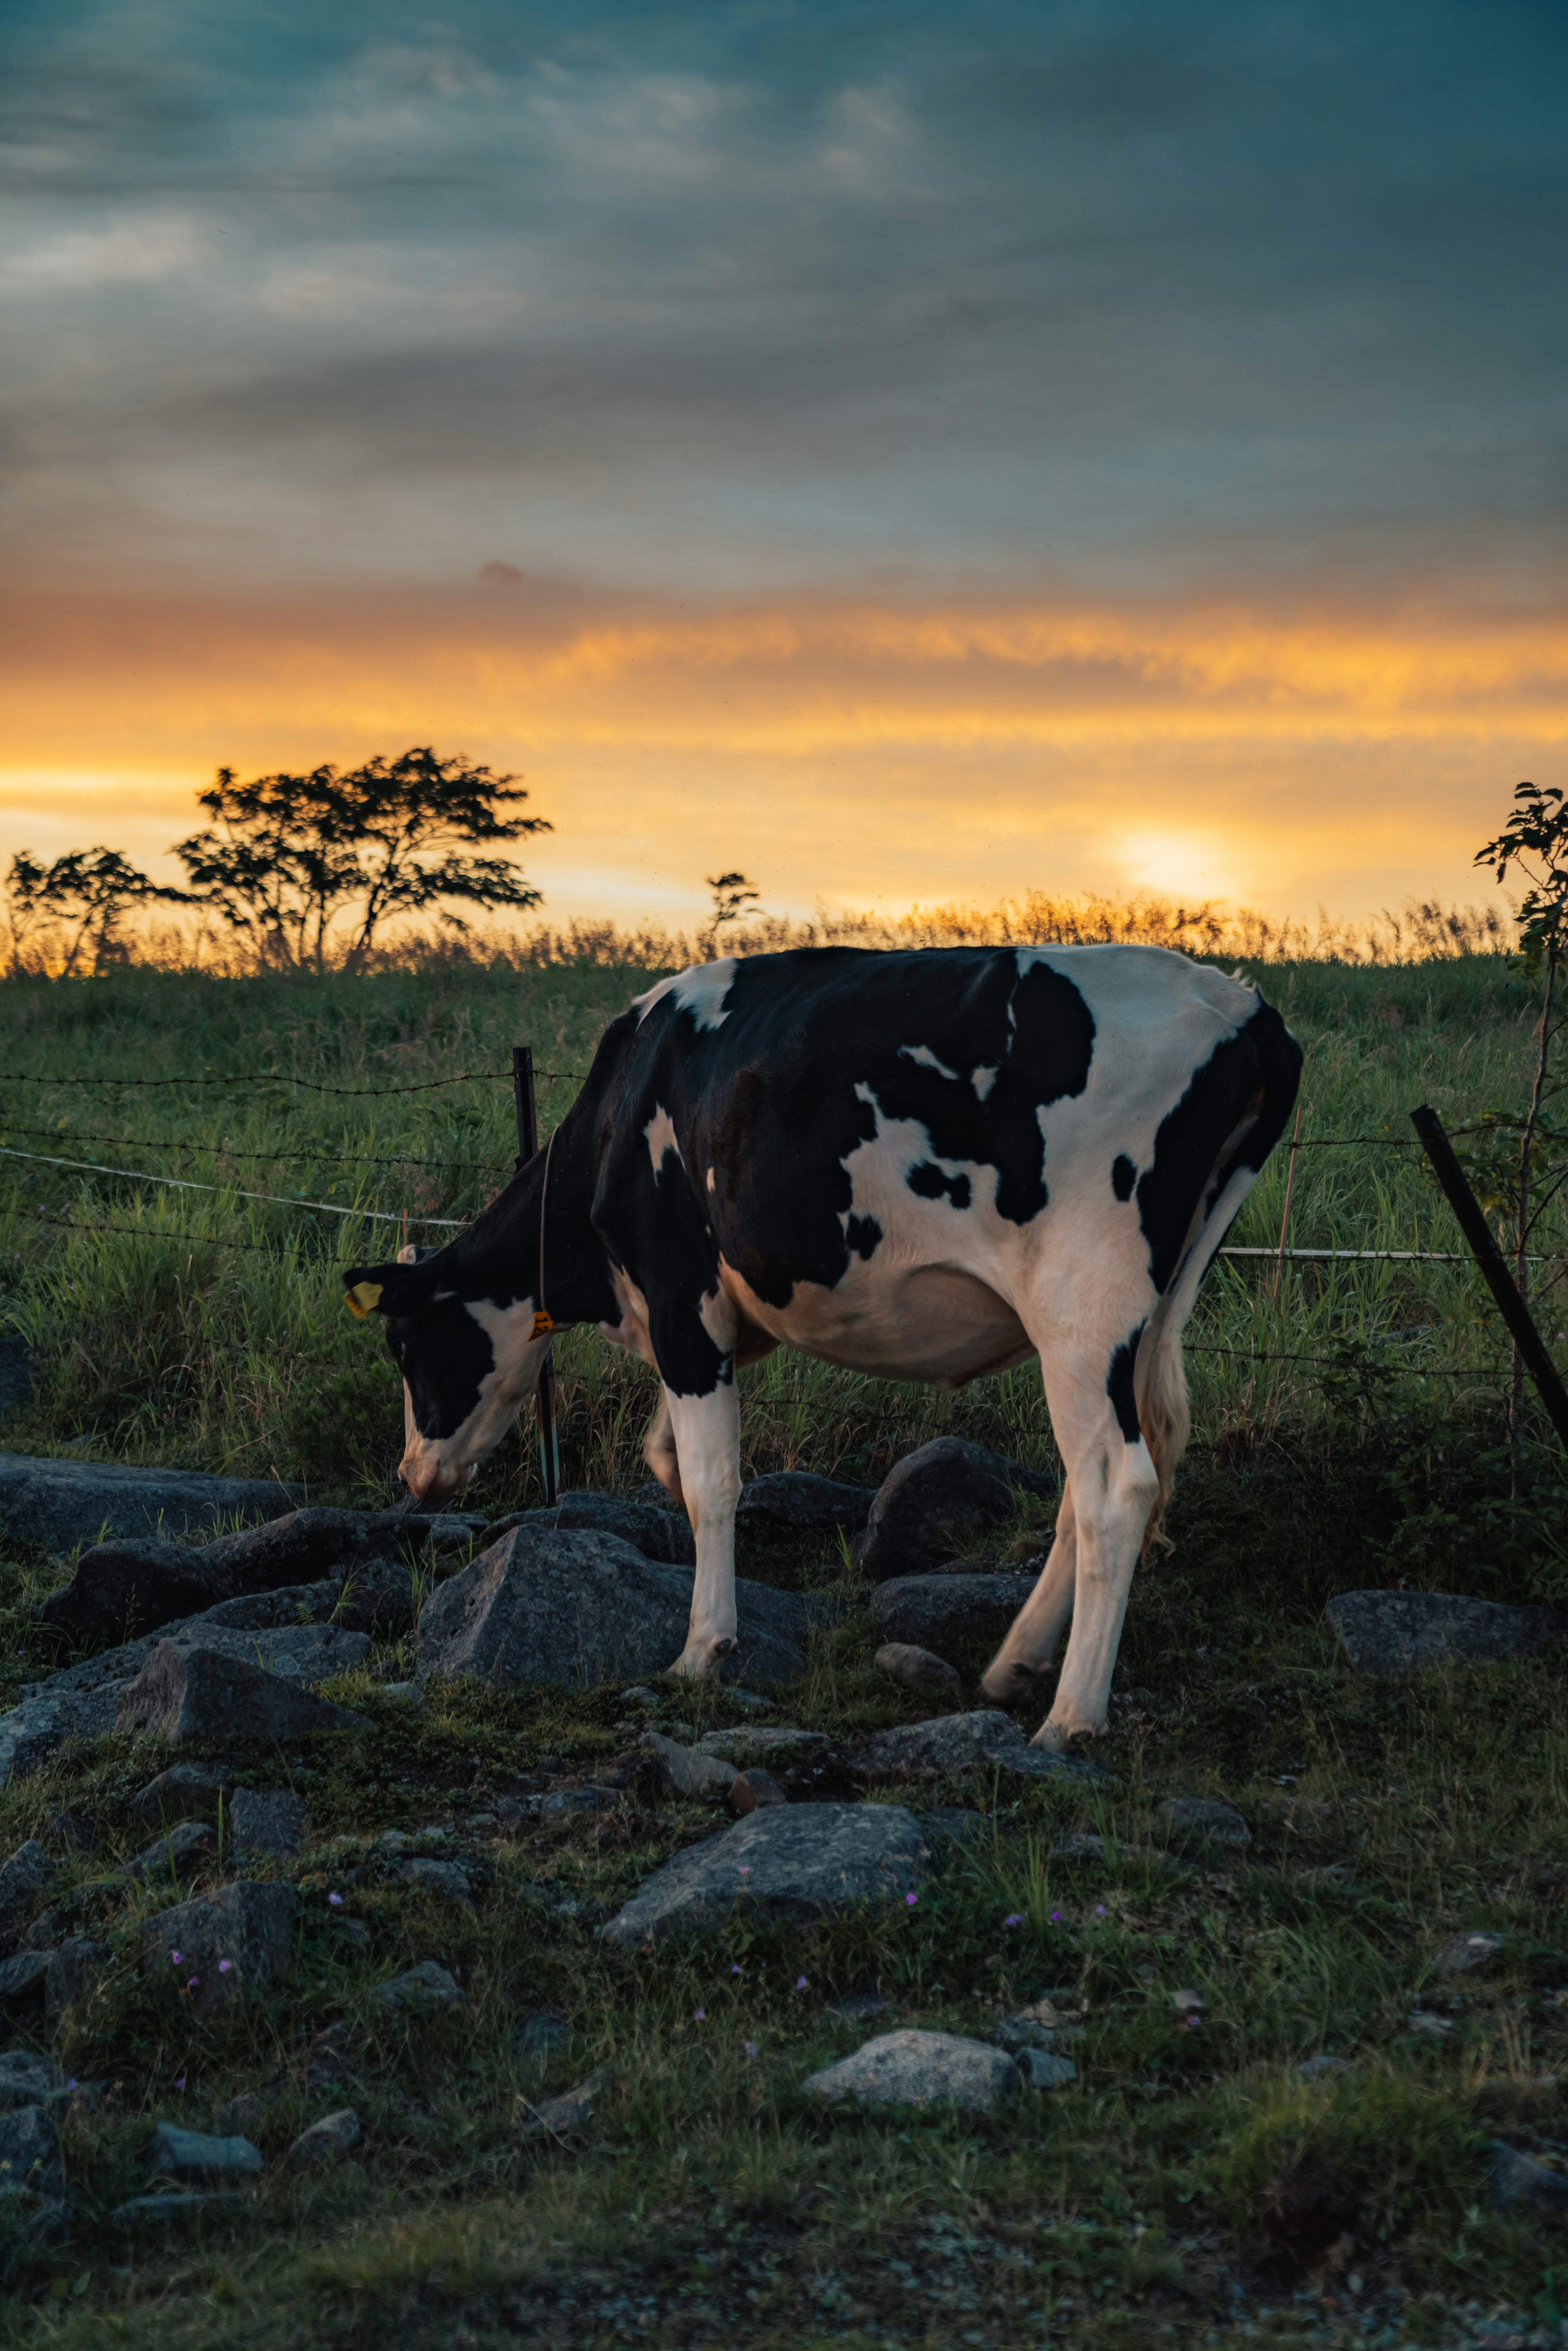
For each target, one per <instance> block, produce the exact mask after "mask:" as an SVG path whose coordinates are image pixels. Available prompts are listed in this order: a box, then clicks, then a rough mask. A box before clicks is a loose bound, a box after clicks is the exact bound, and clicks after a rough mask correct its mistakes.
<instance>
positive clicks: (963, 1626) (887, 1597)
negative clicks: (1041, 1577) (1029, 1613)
mask: <svg viewBox="0 0 1568 2351" xmlns="http://www.w3.org/2000/svg"><path fill="white" fill-rule="evenodd" d="M1036 1581H1037V1578H1036V1577H1034V1576H1032V1575H895V1576H894V1577H893V1578H892V1580H891V1581H890V1582H889V1583H879V1584H878V1585H877V1587H876V1590H875V1591H874V1592H873V1593H872V1595H871V1621H872V1623H873V1625H874V1626H875V1628H876V1631H877V1633H878V1635H880V1637H881V1638H882V1640H883V1641H902V1642H909V1643H911V1644H913V1646H915V1648H919V1649H935V1651H936V1655H937V1656H939V1657H940V1656H946V1653H947V1651H948V1650H949V1649H950V1648H953V1647H954V1646H956V1645H957V1644H958V1643H960V1642H968V1641H984V1642H987V1643H989V1642H992V1641H999V1640H1000V1639H1001V1638H1002V1636H1003V1635H1004V1634H1005V1633H1006V1632H1008V1630H1009V1627H1010V1626H1011V1625H1012V1621H1013V1618H1014V1617H1015V1616H1016V1615H1017V1614H1018V1613H1019V1609H1020V1608H1021V1607H1022V1606H1023V1604H1024V1602H1025V1601H1026V1600H1027V1599H1028V1598H1029V1596H1030V1593H1031V1592H1032V1591H1033V1590H1034V1587H1035V1583H1036Z"/></svg>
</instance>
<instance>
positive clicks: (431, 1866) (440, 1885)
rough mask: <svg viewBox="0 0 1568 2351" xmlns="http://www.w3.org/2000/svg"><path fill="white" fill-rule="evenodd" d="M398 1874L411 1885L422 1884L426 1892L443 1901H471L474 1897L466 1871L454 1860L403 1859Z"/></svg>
mask: <svg viewBox="0 0 1568 2351" xmlns="http://www.w3.org/2000/svg"><path fill="white" fill-rule="evenodd" d="M398 1876H400V1877H402V1878H406V1879H407V1881H408V1883H409V1885H411V1886H423V1888H424V1890H425V1892H426V1893H427V1894H436V1895H439V1896H440V1897H441V1899H442V1901H444V1902H461V1903H472V1901H473V1899H474V1888H473V1887H472V1886H471V1885H470V1884H469V1882H468V1873H467V1871H466V1870H465V1869H459V1868H458V1866H457V1864H456V1863H455V1861H424V1860H415V1861H405V1862H404V1863H403V1865H402V1868H401V1869H400V1870H399V1871H398Z"/></svg>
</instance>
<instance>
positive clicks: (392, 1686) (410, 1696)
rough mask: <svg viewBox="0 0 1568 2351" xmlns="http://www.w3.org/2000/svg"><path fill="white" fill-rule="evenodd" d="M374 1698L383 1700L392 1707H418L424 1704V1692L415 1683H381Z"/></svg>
mask: <svg viewBox="0 0 1568 2351" xmlns="http://www.w3.org/2000/svg"><path fill="white" fill-rule="evenodd" d="M376 1696H377V1697H378V1698H385V1699H386V1700H387V1701H388V1703H389V1704H390V1705H392V1706H415V1707H418V1706H423V1705H424V1704H425V1696H424V1692H423V1690H422V1689H421V1688H420V1686H419V1684H418V1683H417V1682H382V1686H381V1687H380V1689H379V1690H377V1692H376Z"/></svg>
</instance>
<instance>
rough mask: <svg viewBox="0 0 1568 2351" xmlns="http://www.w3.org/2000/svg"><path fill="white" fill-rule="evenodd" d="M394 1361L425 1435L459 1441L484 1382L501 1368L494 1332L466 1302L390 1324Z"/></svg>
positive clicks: (444, 1303) (443, 1305) (445, 1303)
mask: <svg viewBox="0 0 1568 2351" xmlns="http://www.w3.org/2000/svg"><path fill="white" fill-rule="evenodd" d="M387 1345H388V1347H389V1348H390V1349H391V1351H392V1361H393V1363H395V1364H396V1365H397V1367H398V1369H399V1371H400V1372H402V1375H403V1377H404V1379H405V1380H406V1381H407V1382H408V1393H409V1398H410V1401H411V1402H412V1404H413V1423H414V1426H415V1427H416V1428H417V1429H418V1431H419V1433H420V1435H421V1436H422V1437H432V1438H434V1437H455V1435H456V1433H457V1431H458V1430H459V1429H460V1428H461V1427H462V1426H463V1424H464V1422H465V1420H466V1419H467V1417H468V1416H469V1414H470V1413H471V1412H472V1411H473V1410H474V1409H475V1407H476V1405H477V1404H478V1402H479V1383H480V1381H481V1380H482V1379H484V1378H485V1376H486V1374H487V1373H489V1372H493V1371H494V1370H495V1368H496V1350H495V1348H494V1346H493V1345H492V1343H491V1341H490V1334H489V1332H487V1331H482V1330H481V1329H480V1327H479V1325H478V1323H477V1322H475V1320H474V1317H473V1316H472V1314H470V1313H469V1311H468V1309H467V1308H466V1306H465V1305H464V1304H463V1302H462V1301H461V1299H456V1298H445V1299H443V1300H442V1301H441V1302H440V1304H439V1305H435V1306H430V1307H427V1308H426V1309H425V1311H424V1312H423V1314H419V1315H407V1316H404V1315H398V1316H395V1317H393V1318H392V1320H390V1321H389V1322H388V1323H387Z"/></svg>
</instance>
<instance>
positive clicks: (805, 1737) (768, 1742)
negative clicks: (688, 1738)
mask: <svg viewBox="0 0 1568 2351" xmlns="http://www.w3.org/2000/svg"><path fill="white" fill-rule="evenodd" d="M827 1744H828V1734H827V1732H826V1731H825V1730H792V1729H789V1727H788V1726H787V1725H785V1724H784V1723H758V1724H756V1725H755V1726H754V1725H752V1724H751V1723H747V1722H743V1723H742V1724H741V1725H740V1727H739V1729H737V1730H709V1731H706V1732H705V1733H704V1735H703V1737H702V1738H701V1739H699V1740H697V1749H698V1751H699V1753H701V1754H703V1755H717V1756H720V1757H722V1759H723V1761H725V1762H727V1763H733V1762H734V1761H736V1758H737V1756H745V1757H750V1756H753V1755H758V1756H765V1757H766V1758H767V1759H768V1761H769V1762H770V1763H783V1762H788V1761H790V1760H791V1759H792V1758H794V1757H796V1756H804V1755H810V1754H811V1753H813V1752H816V1751H818V1750H821V1749H822V1748H824V1747H826V1746H827Z"/></svg>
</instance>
